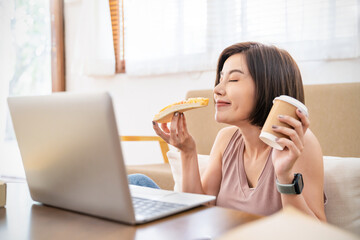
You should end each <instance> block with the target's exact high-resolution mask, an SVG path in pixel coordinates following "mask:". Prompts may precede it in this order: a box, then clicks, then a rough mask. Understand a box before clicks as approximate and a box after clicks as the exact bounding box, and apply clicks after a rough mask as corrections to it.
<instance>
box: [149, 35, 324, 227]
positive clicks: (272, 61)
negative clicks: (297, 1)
mask: <svg viewBox="0 0 360 240" xmlns="http://www.w3.org/2000/svg"><path fill="white" fill-rule="evenodd" d="M280 95H289V96H292V97H294V98H296V99H298V100H300V101H301V102H304V92H303V85H302V79H301V74H300V71H299V69H298V66H297V64H296V63H295V61H294V60H293V59H292V57H291V56H290V55H289V54H288V53H287V52H286V51H284V50H281V49H278V48H276V47H274V46H266V45H263V44H260V43H255V42H244V43H239V44H235V45H232V46H230V47H228V48H226V49H225V50H224V51H223V52H222V53H221V55H220V57H219V60H218V66H217V71H216V82H215V88H214V100H215V103H216V105H215V106H216V113H215V119H216V121H217V122H220V123H227V124H230V125H232V126H231V127H227V128H224V129H222V130H220V132H219V133H218V135H217V137H216V139H215V142H214V145H213V147H212V150H211V153H210V163H209V166H208V167H207V169H206V172H205V173H204V175H203V177H202V179H200V174H199V169H198V163H197V152H196V146H195V142H194V139H193V138H192V136H191V135H190V133H189V132H188V130H187V128H186V120H185V116H184V114H182V113H176V114H175V115H174V117H173V119H172V121H171V125H170V129H169V128H168V126H167V124H161V128H160V127H159V126H158V124H155V123H153V128H154V130H155V132H156V133H157V134H158V135H159V136H160V137H161V138H163V139H164V140H165V141H166V142H167V143H169V144H171V145H173V146H175V147H177V148H178V149H179V150H180V153H181V160H182V169H183V170H182V172H183V180H182V181H183V184H182V186H183V189H182V190H183V191H184V192H191V193H200V194H209V195H215V196H217V200H216V203H215V204H216V205H218V206H223V207H230V208H235V209H239V210H242V211H246V212H251V213H254V214H260V215H270V214H272V213H274V212H276V211H278V210H280V209H281V208H282V207H285V206H288V205H292V206H294V207H296V208H297V209H299V210H301V211H302V212H304V213H306V214H308V215H310V216H313V217H315V218H318V219H320V220H322V221H326V217H325V212H324V194H323V179H324V170H323V161H322V152H321V147H320V144H319V142H318V140H317V139H316V137H315V135H314V134H313V133H312V132H311V130H310V129H309V119H308V118H307V117H306V116H305V115H304V114H303V113H302V112H301V111H299V109H298V110H297V112H296V113H297V115H298V117H299V118H300V121H299V120H296V119H294V118H292V117H289V116H278V117H279V120H280V121H281V122H284V123H287V124H288V125H290V126H292V128H286V127H281V126H273V129H274V131H276V132H279V133H282V134H284V135H286V136H288V137H289V138H290V139H287V138H279V139H277V142H278V143H279V144H281V145H283V146H285V148H284V150H283V151H279V150H276V149H272V148H271V147H269V146H268V145H266V144H265V143H264V142H262V141H261V140H260V139H259V135H260V131H261V128H262V126H263V124H264V122H265V120H266V117H267V115H268V114H269V112H270V109H271V106H272V100H273V99H274V98H275V97H277V96H280ZM295 173H301V175H302V178H303V182H304V186H305V187H304V188H303V191H301V192H300V193H299V192H298V193H297V194H286V193H284V192H282V193H280V192H279V191H278V190H277V183H276V182H278V185H281V184H292V183H293V181H294V174H295ZM297 176H299V175H297ZM296 180H299V179H296ZM297 183H298V182H297Z"/></svg>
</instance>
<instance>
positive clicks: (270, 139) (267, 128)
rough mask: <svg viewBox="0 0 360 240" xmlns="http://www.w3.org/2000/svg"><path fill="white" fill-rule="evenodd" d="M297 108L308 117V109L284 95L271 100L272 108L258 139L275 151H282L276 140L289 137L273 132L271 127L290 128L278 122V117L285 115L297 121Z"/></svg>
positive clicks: (282, 147)
mask: <svg viewBox="0 0 360 240" xmlns="http://www.w3.org/2000/svg"><path fill="white" fill-rule="evenodd" d="M297 108H298V109H300V111H301V112H303V113H304V114H305V115H306V116H309V114H308V109H307V108H306V106H305V105H304V104H303V103H302V102H300V101H299V100H297V99H295V98H292V97H289V96H286V95H281V96H279V97H276V98H275V99H274V100H273V106H272V108H271V110H270V113H269V115H268V117H267V118H266V121H265V124H264V126H263V128H262V130H261V133H260V136H259V138H260V139H261V140H262V141H263V142H264V143H266V144H267V145H269V146H271V147H273V148H275V149H277V150H283V149H284V146H281V145H280V144H278V143H277V142H276V138H283V137H285V138H289V137H288V136H286V135H284V134H281V133H277V132H274V131H273V129H272V126H273V125H276V126H283V127H288V128H292V127H291V126H289V125H288V124H286V123H283V122H280V121H279V119H278V116H279V115H284V116H285V115H287V116H290V117H293V118H295V119H297V120H299V117H298V116H297V114H296V109H297Z"/></svg>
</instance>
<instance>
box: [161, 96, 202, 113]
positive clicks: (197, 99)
mask: <svg viewBox="0 0 360 240" xmlns="http://www.w3.org/2000/svg"><path fill="white" fill-rule="evenodd" d="M190 103H200V105H208V103H209V99H208V98H203V97H198V98H188V99H187V100H183V101H180V102H176V103H173V104H170V105H168V106H166V107H164V108H163V109H161V110H160V112H163V111H164V110H166V109H168V108H170V107H172V106H175V105H181V104H190ZM160 112H159V113H160Z"/></svg>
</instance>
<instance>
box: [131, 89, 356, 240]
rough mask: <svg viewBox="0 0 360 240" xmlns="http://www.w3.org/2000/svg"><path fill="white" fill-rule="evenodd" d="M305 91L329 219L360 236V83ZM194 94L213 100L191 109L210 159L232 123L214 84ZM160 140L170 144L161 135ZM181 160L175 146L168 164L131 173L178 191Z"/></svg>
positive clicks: (191, 126)
mask: <svg viewBox="0 0 360 240" xmlns="http://www.w3.org/2000/svg"><path fill="white" fill-rule="evenodd" d="M304 90H305V104H306V106H307V107H308V109H309V117H310V121H311V123H310V129H311V130H312V131H313V132H314V134H315V135H316V136H317V137H318V139H319V142H320V144H321V147H322V151H323V155H324V170H325V186H324V188H325V193H326V194H327V197H328V203H327V204H326V205H325V211H326V215H327V218H328V221H329V223H332V224H334V225H337V226H339V227H342V228H345V229H347V230H350V231H352V232H355V233H356V234H359V235H360V173H359V172H358V170H360V83H341V84H322V85H305V86H304ZM190 97H207V98H209V99H210V101H209V106H208V107H206V108H201V109H198V110H196V111H189V112H186V113H185V116H186V119H187V125H188V130H189V132H190V133H191V134H192V136H193V137H194V139H195V142H196V146H197V151H198V154H199V159H200V161H201V162H206V156H208V154H209V153H210V150H211V147H212V144H213V142H214V140H215V137H216V134H217V132H218V131H219V129H221V128H223V127H225V126H226V125H225V124H219V123H217V122H216V121H215V120H214V102H213V93H212V90H211V89H205V90H191V91H189V92H188V93H187V94H186V98H190ZM157 140H158V141H159V143H160V145H161V144H163V146H164V143H163V142H162V140H161V139H157ZM168 149H169V148H168V147H167V149H166V151H168ZM163 152H164V149H163ZM179 161H180V160H179V157H178V154H177V153H176V151H175V150H174V149H172V150H170V151H169V152H168V153H167V155H166V156H164V163H162V164H148V165H140V166H127V169H128V173H129V174H131V173H143V174H146V175H148V176H149V177H151V178H152V179H154V181H155V182H156V183H157V184H158V185H159V186H160V187H161V188H163V189H169V190H173V189H174V186H175V190H176V183H177V182H179V177H180V178H181V176H179V169H178V168H179V167H178V166H180V164H179ZM180 175H181V170H180Z"/></svg>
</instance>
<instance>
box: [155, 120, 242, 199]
mask: <svg viewBox="0 0 360 240" xmlns="http://www.w3.org/2000/svg"><path fill="white" fill-rule="evenodd" d="M153 127H154V130H155V132H156V134H157V135H159V136H160V137H161V138H163V139H164V140H165V141H166V142H167V143H169V144H171V145H173V146H174V147H176V148H178V149H179V150H180V155H181V160H182V161H181V162H182V191H184V192H191V193H200V194H208V195H214V196H216V195H217V193H218V192H219V189H220V182H221V168H222V166H221V159H222V153H223V151H224V149H225V148H226V145H227V143H228V142H229V141H230V138H231V136H232V134H233V133H234V132H235V130H236V129H234V128H232V129H230V128H225V129H222V130H220V131H219V133H218V135H217V137H216V139H215V142H214V145H213V148H212V150H211V153H210V159H209V165H208V166H207V168H206V170H205V173H204V177H203V179H202V180H201V179H200V172H199V166H198V159H197V152H196V146H195V141H194V140H193V138H192V136H191V135H190V134H189V132H188V130H187V126H186V119H185V116H184V114H176V115H175V116H174V117H173V119H172V121H171V125H170V129H168V127H167V125H166V124H162V125H161V129H162V130H161V129H160V128H159V126H158V125H157V124H154V126H153Z"/></svg>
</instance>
